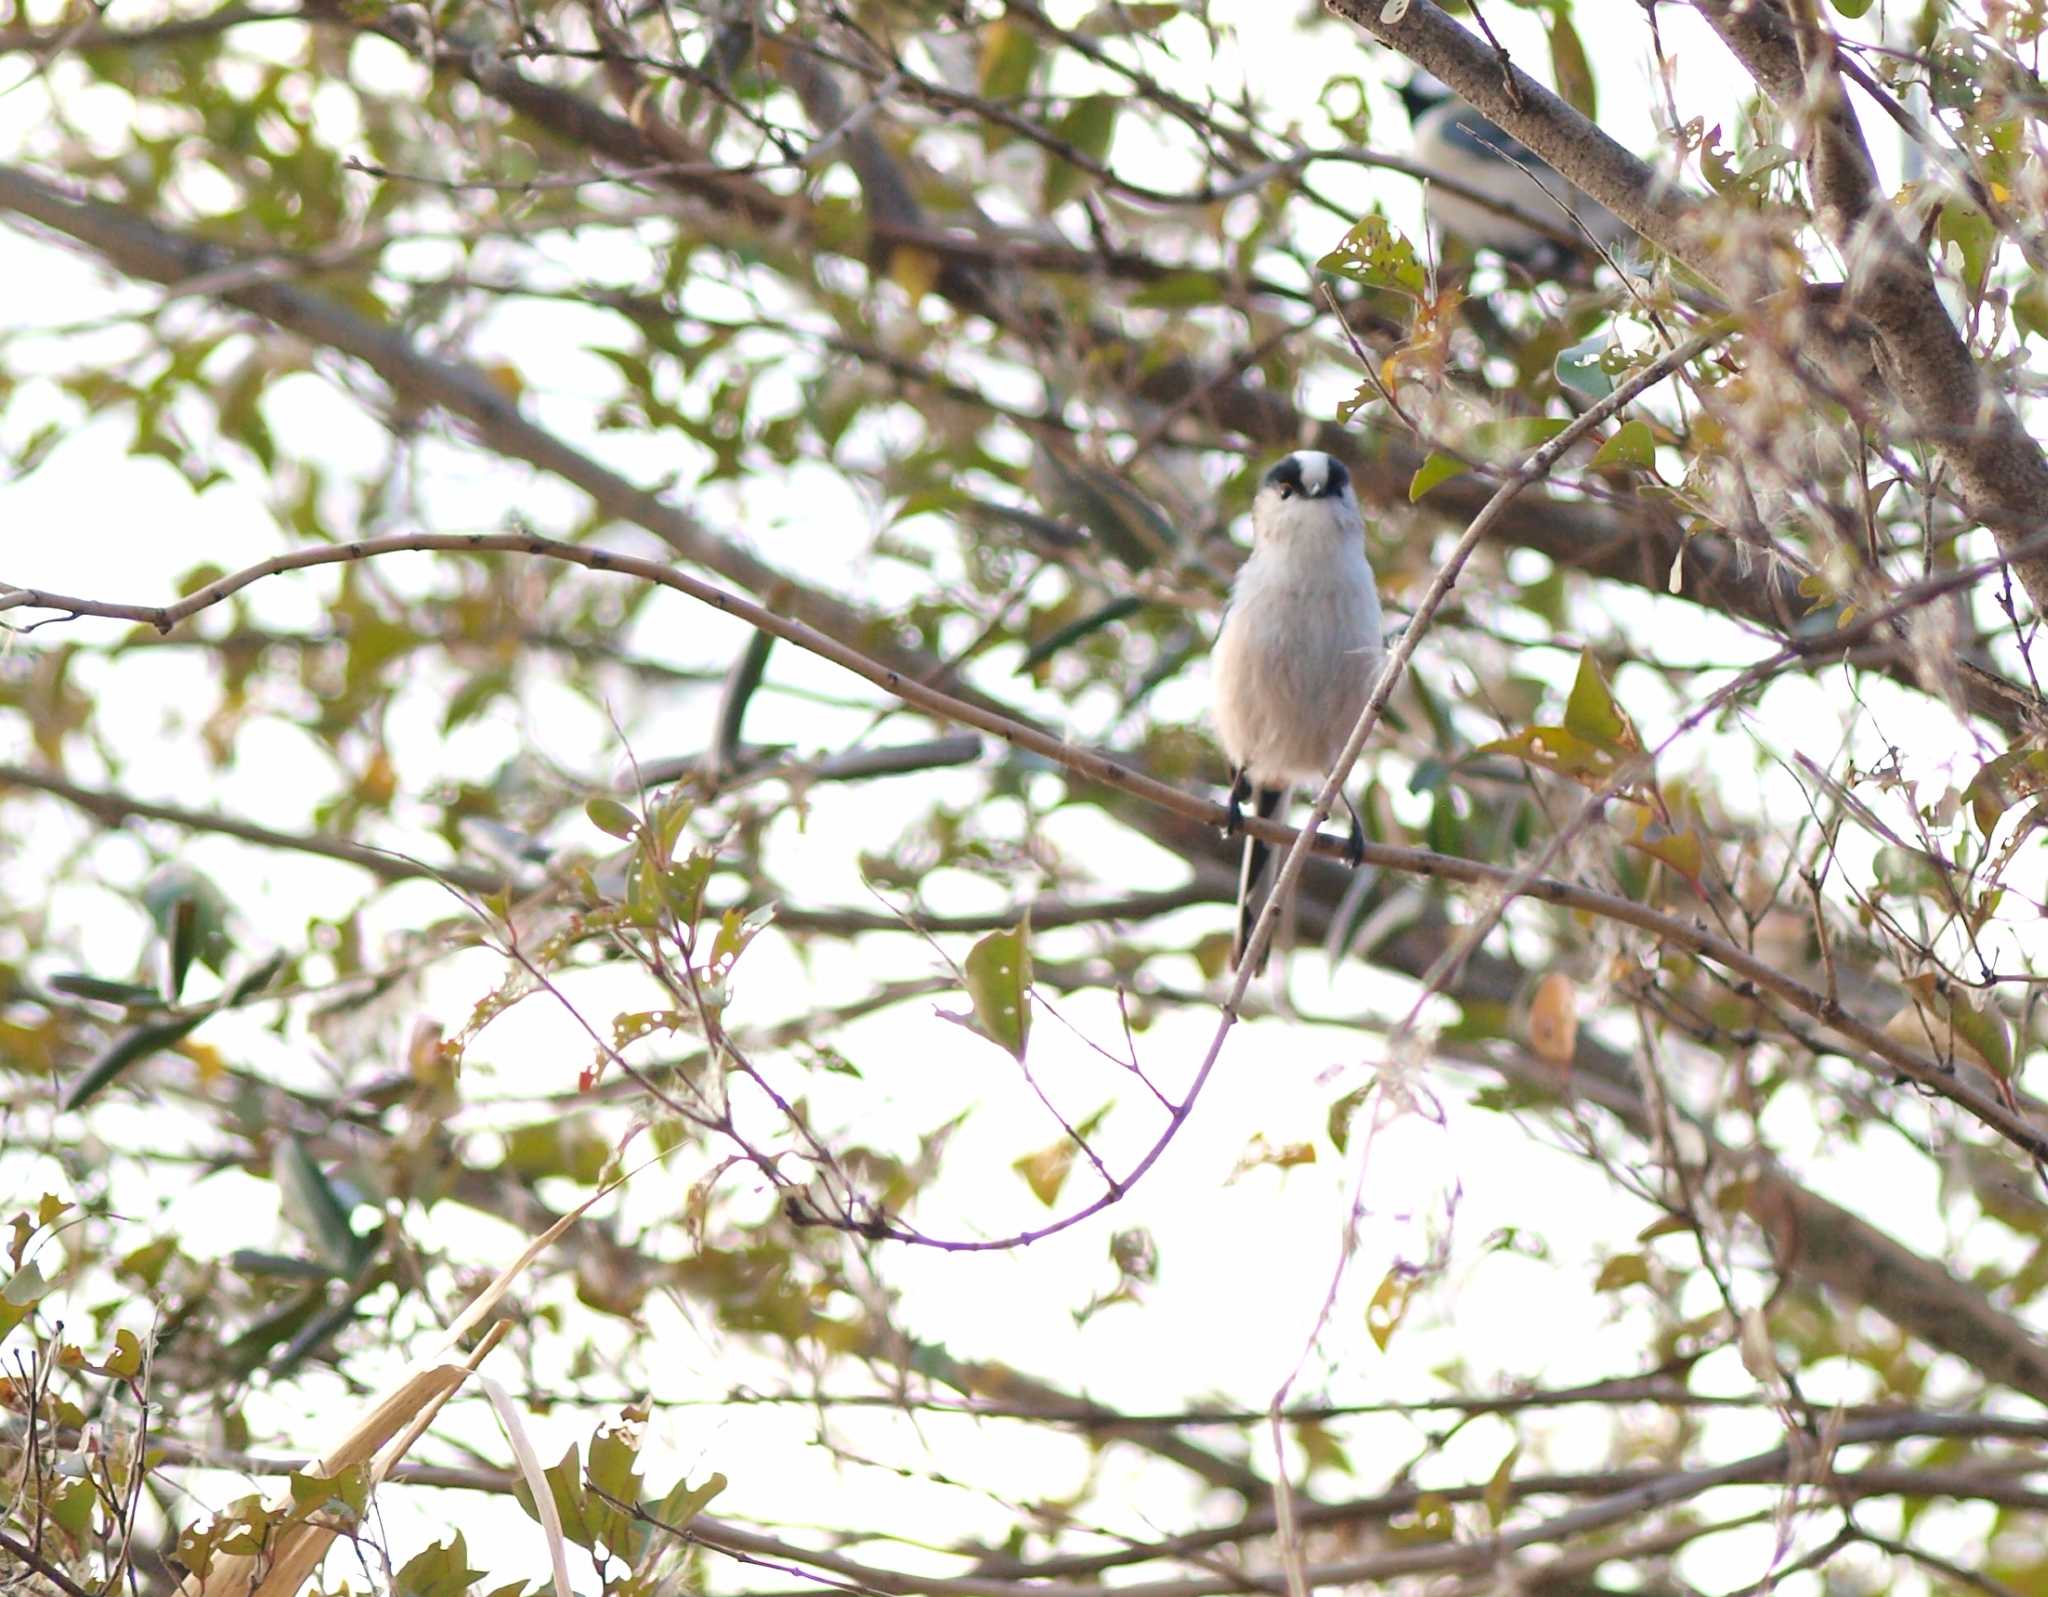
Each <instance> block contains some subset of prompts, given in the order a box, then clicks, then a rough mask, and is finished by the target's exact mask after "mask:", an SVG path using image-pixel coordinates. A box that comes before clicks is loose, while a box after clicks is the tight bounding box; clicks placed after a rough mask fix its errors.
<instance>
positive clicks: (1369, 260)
mask: <svg viewBox="0 0 2048 1597" xmlns="http://www.w3.org/2000/svg"><path fill="white" fill-rule="evenodd" d="M1316 270H1318V271H1322V272H1329V273H1331V274H1333V275H1334V276H1337V277H1346V278H1349V279H1350V280H1351V281H1352V282H1354V283H1363V284H1365V285H1366V286H1367V287H1369V288H1386V289H1392V290H1393V291H1394V292H1395V293H1397V294H1407V295H1409V296H1411V297H1415V298H1419V297H1420V296H1421V295H1422V294H1423V293H1424V292H1425V291H1426V290H1427V288H1428V286H1429V275H1428V273H1426V272H1425V271H1424V270H1423V267H1422V262H1421V261H1420V260H1418V259H1417V258H1416V255H1415V246H1414V245H1413V244H1410V243H1409V242H1408V240H1407V239H1405V238H1403V237H1402V236H1401V235H1400V233H1399V232H1397V231H1396V230H1395V228H1394V225H1393V224H1392V223H1391V222H1389V221H1388V220H1387V219H1386V218H1385V217H1384V216H1377V215H1375V216H1364V217H1360V218H1359V220H1358V224H1357V226H1355V227H1353V228H1352V229H1351V231H1350V232H1348V233H1346V234H1345V235H1344V237H1343V238H1342V239H1341V240H1339V241H1338V244H1337V247H1336V248H1335V249H1333V250H1331V251H1330V253H1329V254H1327V255H1325V256H1324V257H1323V258H1322V259H1321V260H1319V261H1317V262H1316Z"/></svg>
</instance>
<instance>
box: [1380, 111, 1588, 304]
mask: <svg viewBox="0 0 2048 1597" xmlns="http://www.w3.org/2000/svg"><path fill="white" fill-rule="evenodd" d="M1400 93H1401V99H1402V102H1403V103H1404V104H1405V105H1406V106H1407V107H1408V118H1409V124H1410V126H1411V127H1412V129H1413V131H1414V146H1415V159H1416V160H1417V161H1419V162H1420V163H1421V164H1422V165H1423V166H1425V167H1427V168H1429V170H1430V171H1431V172H1434V173H1436V174H1437V175H1439V176H1441V177H1445V178H1449V179H1451V180H1452V181H1454V182H1457V183H1460V184H1462V185H1463V186H1464V187H1466V188H1468V189H1471V190H1473V191H1474V192H1476V193H1479V194H1484V195H1487V196H1488V197H1490V198H1492V199H1495V200H1499V201H1501V202H1503V203H1505V204H1507V205H1511V206H1513V207H1514V208H1515V209H1516V210H1518V211H1521V212H1522V213H1523V214H1525V215H1528V216H1534V217H1540V218H1543V219H1544V220H1546V221H1554V222H1556V223H1557V224H1558V225H1559V226H1560V227H1562V228H1564V229H1566V230H1567V231H1570V232H1573V233H1576V232H1577V230H1578V227H1583V228H1584V229H1585V230H1586V232H1587V233H1589V234H1591V235H1592V237H1593V238H1594V239H1595V240H1597V241H1598V242H1599V243H1600V244H1602V245H1608V244H1612V243H1614V242H1616V241H1617V240H1619V239H1622V238H1625V237H1626V236H1627V235H1628V227H1627V225H1626V224H1625V223H1624V222H1623V221H1622V220H1621V218H1620V217H1618V216H1616V215H1615V214H1614V213H1613V212H1612V211H1610V210H1608V209H1607V207H1606V206H1604V205H1602V204H1601V203H1600V202H1599V201H1598V200H1595V199H1590V198H1588V197H1587V196H1586V195H1585V194H1583V193H1581V192H1580V191H1579V190H1578V189H1576V188H1574V187H1573V186H1572V185H1571V184H1570V183H1568V182H1566V181H1565V180H1564V179H1563V178H1561V177H1560V176H1558V174H1557V173H1556V171H1555V170H1553V169H1552V168H1551V166H1550V164H1549V163H1548V162H1547V161H1545V160H1544V159H1543V157H1542V156H1540V155H1537V154H1536V153H1535V152H1534V151H1532V150H1530V149H1528V148H1526V147H1525V146H1524V145H1522V144H1521V143H1520V142H1518V141H1517V140H1516V139H1515V138H1514V137H1513V136H1512V135H1511V134H1508V133H1507V132H1505V131H1503V130H1502V129H1501V128H1499V127H1497V126H1495V125H1494V124H1493V123H1492V122H1489V121H1488V120H1487V119H1486V118H1485V117H1483V116H1481V115H1480V114H1479V113H1478V112H1477V111H1475V110H1474V109H1473V108H1472V107H1471V106H1469V105H1467V104H1466V103H1465V102H1464V101H1463V100H1461V99H1459V98H1458V97H1457V96H1456V95H1454V94H1453V93H1451V91H1450V90H1449V89H1448V88H1446V87H1445V86H1444V85H1443V84H1441V83H1439V82H1437V80H1436V79H1435V78H1432V77H1429V76H1427V75H1425V74H1417V76H1416V77H1414V78H1412V79H1411V80H1410V81H1409V82H1408V83H1406V84H1405V85H1403V86H1402V88H1401V91H1400ZM1559 201H1562V202H1563V203H1564V204H1565V205H1567V206H1569V207H1570V208H1571V212H1572V216H1574V217H1577V218H1578V227H1574V225H1573V223H1572V220H1571V218H1570V217H1567V216H1566V215H1565V214H1564V212H1563V211H1561V210H1559V209H1558V203H1559ZM1429 214H1430V219H1431V220H1432V221H1434V222H1435V223H1436V225H1437V226H1438V227H1440V228H1442V229H1443V230H1444V231H1445V232H1446V233H1449V234H1452V235H1453V236H1454V237H1457V238H1462V239H1463V240H1465V242H1466V243H1468V244H1471V245H1474V246H1475V247H1477V248H1480V249H1490V250H1494V251H1497V252H1498V253H1500V254H1502V255H1505V256H1507V257H1508V258H1509V259H1510V260H1513V261H1516V262H1518V263H1519V264H1521V265H1522V266H1524V267H1527V268H1528V269H1530V270H1532V271H1535V272H1538V273H1551V272H1555V271H1557V270H1558V269H1559V268H1560V267H1562V266H1563V265H1565V264H1566V263H1567V262H1568V261H1570V260H1572V259H1573V258H1574V257H1575V256H1583V254H1584V253H1585V252H1584V251H1574V250H1573V249H1570V248H1568V247H1566V246H1564V245H1561V244H1559V243H1558V242H1557V240H1555V239H1553V238H1549V237H1546V236H1545V235H1544V234H1542V233H1539V232H1538V231H1536V229H1535V228H1533V227H1529V226H1526V225H1525V224H1523V223H1521V222H1517V221H1515V220H1514V219H1513V218H1511V217H1508V216H1505V215H1503V214H1502V213H1501V212H1499V211H1495V210H1490V209H1488V208H1487V207H1486V206H1484V205H1481V204H1479V203H1478V202H1477V201H1476V200H1470V199H1467V198H1466V197H1465V196H1464V195H1462V194H1454V193H1452V192H1451V190H1450V189H1448V188H1444V187H1440V186H1435V187H1432V188H1431V189H1430V191H1429Z"/></svg>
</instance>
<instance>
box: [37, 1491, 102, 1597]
mask: <svg viewBox="0 0 2048 1597" xmlns="http://www.w3.org/2000/svg"><path fill="white" fill-rule="evenodd" d="M99 1500H100V1494H99V1493H98V1492H97V1491H96V1490H94V1488H93V1484H92V1482H90V1481H82V1480H75V1481H66V1482H65V1483H64V1484H63V1485H61V1486H59V1487H58V1488H57V1489H56V1490H55V1491H54V1492H52V1493H51V1494H50V1495H48V1496H46V1497H44V1498H43V1511H44V1512H45V1513H46V1514H48V1515H49V1517H50V1520H51V1523H53V1524H55V1525H58V1526H60V1527H62V1529H63V1530H64V1531H65V1532H66V1533H67V1534H68V1535H70V1536H73V1537H76V1538H78V1539H80V1540H83V1539H84V1538H85V1537H86V1536H89V1535H90V1534H91V1533H92V1509H93V1504H95V1503H97V1502H98V1501H99ZM25 1589H29V1590H33V1589H34V1588H33V1587H29V1588H25Z"/></svg>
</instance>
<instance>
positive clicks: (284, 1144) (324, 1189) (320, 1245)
mask: <svg viewBox="0 0 2048 1597" xmlns="http://www.w3.org/2000/svg"><path fill="white" fill-rule="evenodd" d="M271 1175H272V1177H273V1179H274V1180H275V1181H276V1182H277V1191H278V1197H279V1199H280V1200H281V1201H282V1203H283V1206H284V1214H285V1218H286V1219H287V1220H289V1221H291V1223H292V1224H293V1225H295V1226H297V1227H298V1229H299V1230H300V1232H302V1233H303V1234H304V1235H305V1237H306V1239H307V1241H309V1242H311V1243H312V1244H313V1254H314V1257H316V1258H318V1259H319V1260H320V1261H321V1262H322V1263H323V1264H326V1265H328V1266H329V1267H331V1268H332V1269H334V1270H335V1271H336V1272H337V1273H339V1274H341V1275H345V1276H347V1275H353V1274H355V1272H356V1271H357V1270H359V1269H361V1268H362V1266H363V1264H364V1262H365V1261H366V1260H367V1259H368V1257H369V1244H368V1243H367V1242H365V1241H364V1240H363V1239H362V1238H361V1237H359V1236H357V1235H356V1234H355V1232H354V1231H352V1230H350V1229H349V1223H348V1211H347V1210H346V1209H345V1208H343V1207H342V1202H341V1199H340V1197H339V1196H337V1195H336V1193H335V1190H334V1186H333V1184H332V1183H331V1182H329V1181H328V1179H327V1176H326V1174H325V1173H324V1172H323V1171H322V1170H321V1168H320V1166H319V1165H318V1164H316V1163H315V1162H314V1159H313V1156H312V1154H310V1153H308V1152H307V1151H306V1145H305V1144H304V1143H303V1142H301V1141H300V1140H299V1139H298V1138H297V1137H295V1136H286V1137H284V1138H282V1139H280V1140H279V1142H278V1144H277V1152H276V1153H275V1154H274V1155H273V1156H272V1159H271Z"/></svg>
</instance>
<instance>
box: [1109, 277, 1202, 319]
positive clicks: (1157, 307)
mask: <svg viewBox="0 0 2048 1597" xmlns="http://www.w3.org/2000/svg"><path fill="white" fill-rule="evenodd" d="M1225 292H1226V286H1225V284H1224V281H1223V279H1222V278H1220V277H1218V276H1217V275H1216V274H1215V273H1214V272H1168V273H1167V274H1166V275H1165V276H1164V277H1159V278H1154V279H1153V280H1152V281H1151V282H1149V283H1147V284H1146V285H1145V286H1144V287H1143V288H1141V289H1139V290H1138V291H1137V293H1135V294H1133V295H1131V296H1130V298H1128V299H1127V300H1125V301H1124V303H1125V304H1126V305H1128V306H1129V307H1130V308H1131V309H1132V310H1148V311H1177V310H1186V309H1188V308H1190V307H1191V306H1195V305H1215V304H1218V303H1220V302H1221V301H1222V299H1223V297H1224V294H1225Z"/></svg>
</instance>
